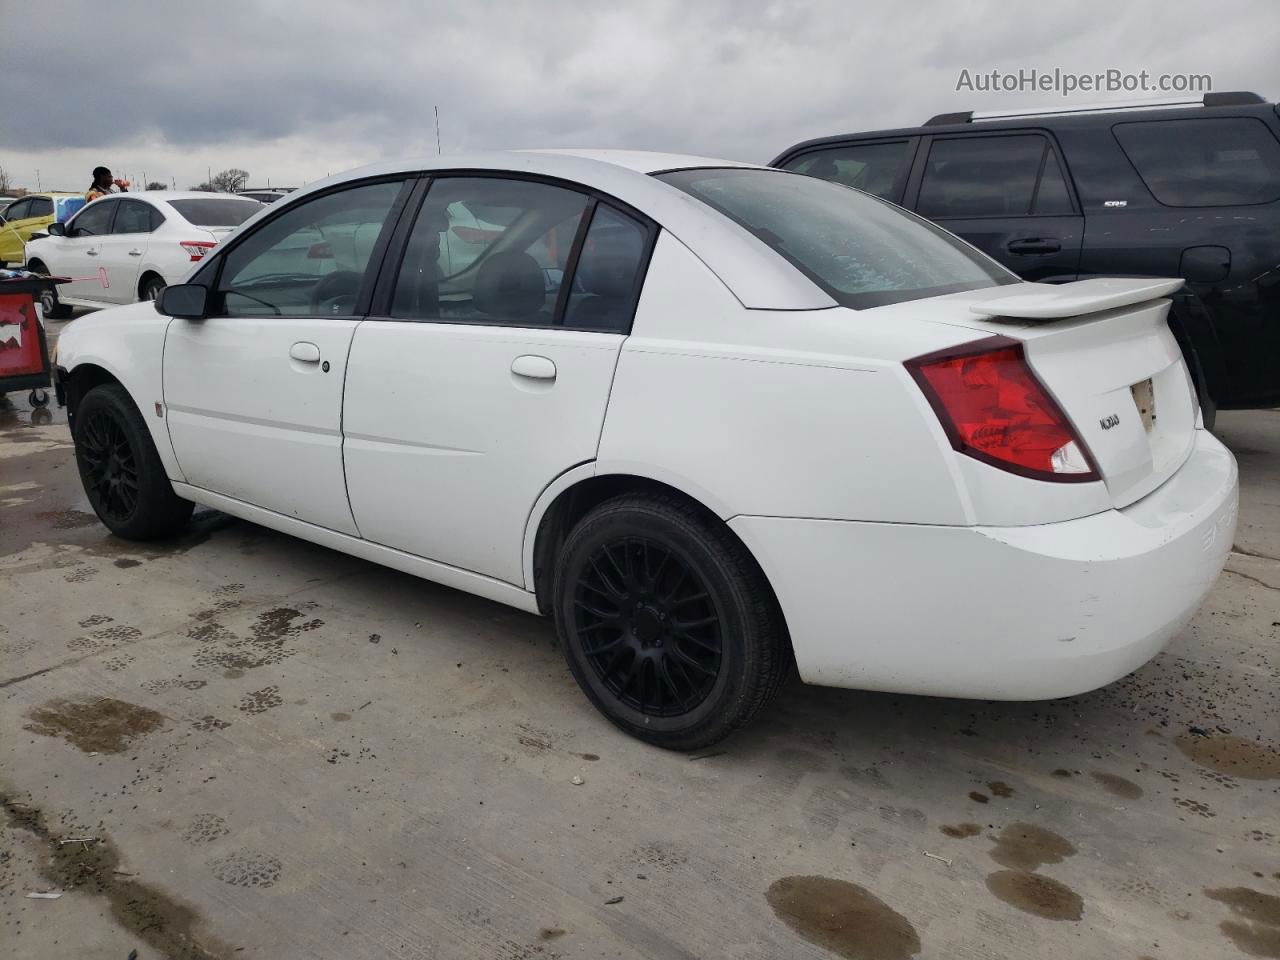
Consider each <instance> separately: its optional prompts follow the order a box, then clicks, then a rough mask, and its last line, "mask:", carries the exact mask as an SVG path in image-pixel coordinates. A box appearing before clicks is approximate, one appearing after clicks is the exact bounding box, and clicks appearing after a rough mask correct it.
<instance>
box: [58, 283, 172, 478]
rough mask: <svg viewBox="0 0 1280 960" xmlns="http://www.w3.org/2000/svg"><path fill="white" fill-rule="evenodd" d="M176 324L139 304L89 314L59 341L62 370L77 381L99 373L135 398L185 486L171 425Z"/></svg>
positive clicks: (71, 325) (70, 326)
mask: <svg viewBox="0 0 1280 960" xmlns="http://www.w3.org/2000/svg"><path fill="white" fill-rule="evenodd" d="M169 323H170V319H169V318H168V317H166V316H162V315H161V314H159V313H157V312H156V309H155V305H154V304H152V303H133V304H129V305H128V306H123V307H114V308H111V309H107V310H100V311H98V312H96V313H90V314H86V315H85V316H82V317H79V318H78V319H76V320H73V321H71V323H69V324H68V325H67V326H66V327H65V328H64V329H63V331H62V333H61V334H60V335H59V337H58V366H59V367H61V368H63V369H64V370H66V371H67V375H68V377H69V378H70V380H71V381H72V382H74V381H75V379H76V377H77V375H85V374H88V373H89V372H90V368H97V369H98V370H101V371H103V372H104V373H106V374H107V375H109V376H110V377H111V378H113V379H115V380H117V381H119V382H120V383H121V384H122V385H123V386H124V388H125V390H127V391H128V392H129V396H130V397H132V398H133V402H134V403H135V404H136V405H137V407H138V411H139V413H141V414H142V420H143V422H144V423H145V424H146V425H147V428H148V429H149V430H150V431H151V439H152V442H153V443H155V445H156V452H157V453H158V454H159V455H160V461H161V462H162V463H163V464H164V469H165V473H166V475H168V477H169V479H171V480H176V481H178V482H185V481H186V477H185V476H184V475H183V473H182V468H181V467H180V466H179V465H178V458H177V457H176V456H174V453H173V444H172V443H170V441H169V430H168V425H167V424H166V422H165V406H164V367H163V361H164V338H165V335H166V333H167V331H168V329H169Z"/></svg>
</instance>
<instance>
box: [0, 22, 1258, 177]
mask: <svg viewBox="0 0 1280 960" xmlns="http://www.w3.org/2000/svg"><path fill="white" fill-rule="evenodd" d="M920 6H921V9H917V5H916V4H908V3H904V2H901V0H899V2H887V0H876V2H860V0H829V2H774V3H763V2H761V3H756V2H752V0H737V2H734V0H684V2H666V0H647V2H618V0H615V2H613V3H610V4H601V3H591V2H589V0H546V2H537V0H527V2H501V3H500V2H484V0H468V2H461V3H460V2H456V0H455V2H451V3H438V2H433V0H416V2H414V0H405V2H398V0H385V2H384V0H364V2H361V3H342V4H338V3H322V2H318V0H311V2H293V0H256V2H237V0H225V2H222V3H170V2H165V3H161V2H155V3H138V2H130V0H112V2H109V3H106V2H103V0H96V2H92V3H88V2H86V3H76V2H65V3H62V2H60V3H57V4H56V5H53V4H49V3H25V4H21V5H19V4H18V3H17V2H16V0H14V2H6V3H5V4H4V5H3V7H2V8H0V63H2V64H3V78H4V80H3V86H4V91H3V95H4V100H3V103H2V105H0V166H3V167H4V168H5V169H6V170H7V171H8V172H9V174H10V176H11V178H12V179H13V181H14V183H15V184H16V185H18V186H27V187H30V188H35V187H36V185H37V184H36V171H37V169H38V170H39V171H40V174H39V176H40V182H41V184H42V185H43V187H44V188H45V189H50V188H61V189H75V190H82V189H84V188H85V187H86V186H87V185H88V181H89V171H90V170H91V169H92V167H94V166H95V165H97V164H100V163H101V164H105V165H107V166H109V167H111V168H112V170H113V171H115V173H116V174H117V176H120V175H132V176H136V177H138V178H141V176H142V174H143V172H144V171H145V173H146V175H147V176H148V178H150V179H152V180H165V181H169V180H173V181H174V182H176V184H177V186H178V187H179V188H180V189H181V188H185V187H187V186H190V185H192V184H195V183H198V182H199V181H201V180H204V179H205V177H206V171H207V169H209V168H212V170H213V171H214V172H215V173H216V172H217V171H218V170H220V169H222V168H225V167H231V166H237V167H242V168H244V169H246V170H248V171H249V172H250V175H251V176H250V179H251V181H252V183H253V184H255V185H256V184H263V183H266V182H267V180H268V179H269V180H270V181H271V183H273V184H282V183H283V184H288V185H295V184H299V183H302V182H304V181H307V180H314V179H317V178H319V177H322V176H325V175H326V174H327V173H330V172H333V173H336V172H338V171H339V170H344V169H347V168H350V167H354V166H358V165H360V164H364V163H369V162H373V161H375V160H378V159H382V158H387V157H396V156H414V155H421V154H428V153H429V154H434V153H435V152H436V136H435V126H434V118H433V111H432V108H433V106H434V105H436V104H438V105H439V107H440V128H441V133H440V141H441V146H442V148H443V151H444V152H445V153H456V152H460V151H464V150H476V149H490V148H511V147H539V146H556V147H570V146H589V147H630V148H640V149H656V150H673V151H680V152H690V153H698V154H702V155H705V156H721V157H727V158H733V159H743V160H754V161H767V160H768V159H770V158H771V157H772V156H774V155H775V154H776V153H778V152H779V151H780V150H781V149H782V148H784V147H786V146H789V145H790V144H792V143H794V142H796V141H798V140H803V139H807V138H809V137H815V136H823V135H827V134H832V133H839V132H848V131H852V130H868V129H876V128H882V127H892V126H907V125H913V124H918V123H922V122H923V121H924V120H925V119H926V118H928V117H929V116H931V115H933V114H935V113H940V112H945V111H950V110H961V109H968V108H971V107H972V108H978V109H999V108H1016V107H1024V106H1028V105H1030V106H1042V105H1059V104H1064V103H1077V104H1078V103H1094V102H1099V101H1104V100H1111V99H1117V98H1124V97H1125V95H1124V94H1118V95H1107V94H1097V93H1089V94H1084V93H1079V94H1075V95H1073V96H1072V97H1070V98H1067V99H1065V100H1064V99H1063V98H1062V97H1060V96H1058V95H1056V94H1053V93H1034V92H1013V93H997V94H990V93H978V92H973V91H957V90H956V84H957V81H958V78H959V77H960V76H961V71H962V70H965V69H967V70H969V71H971V73H972V74H977V73H979V72H989V71H991V70H993V69H1000V70H1006V71H1011V72H1012V71H1017V70H1018V69H1019V68H1028V69H1030V68H1038V69H1040V70H1042V71H1052V70H1053V69H1054V68H1059V69H1062V70H1064V71H1071V72H1075V73H1091V72H1094V71H1102V70H1106V69H1108V68H1115V69H1118V70H1123V71H1132V72H1134V73H1136V72H1138V71H1140V70H1144V69H1145V70H1149V71H1151V72H1152V73H1153V74H1159V73H1207V74H1210V75H1211V76H1212V79H1213V88H1214V89H1215V90H1220V91H1221V90H1254V91H1256V92H1258V93H1261V94H1263V95H1264V96H1266V97H1267V98H1268V99H1270V100H1273V101H1274V100H1277V99H1280V66H1278V64H1280V60H1278V59H1277V53H1276V39H1277V37H1280V2H1277V0H1194V2H1186V0H1159V2H1130V3H1121V2H1118V0H1105V2H1083V3H1081V2H1072V3H1031V2H1020V3H1000V2H995V0H968V2H965V0H960V2H950V3H939V4H937V5H936V6H935V5H930V7H929V8H928V9H925V8H923V5H920ZM1150 95H1151V96H1155V95H1156V94H1150ZM1129 97H1130V98H1131V97H1132V95H1129Z"/></svg>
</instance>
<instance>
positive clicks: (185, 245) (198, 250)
mask: <svg viewBox="0 0 1280 960" xmlns="http://www.w3.org/2000/svg"><path fill="white" fill-rule="evenodd" d="M180 245H181V247H182V249H183V250H185V251H187V253H188V255H190V257H191V260H192V262H193V263H194V262H195V261H196V260H199V259H201V258H202V257H203V256H204V255H205V254H206V253H208V252H209V251H210V250H212V249H213V248H214V247H216V246H217V245H218V244H217V243H216V242H214V241H212V240H182V241H180Z"/></svg>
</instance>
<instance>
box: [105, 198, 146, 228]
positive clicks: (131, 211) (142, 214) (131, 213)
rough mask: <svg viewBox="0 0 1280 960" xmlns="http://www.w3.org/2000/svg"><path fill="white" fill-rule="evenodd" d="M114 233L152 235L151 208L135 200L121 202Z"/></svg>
mask: <svg viewBox="0 0 1280 960" xmlns="http://www.w3.org/2000/svg"><path fill="white" fill-rule="evenodd" d="M118 202H119V204H120V209H119V210H118V211H117V212H116V221H115V223H114V224H112V226H111V232H112V233H150V232H151V207H150V206H148V205H147V204H145V203H138V202H137V201H135V200H120V201H118Z"/></svg>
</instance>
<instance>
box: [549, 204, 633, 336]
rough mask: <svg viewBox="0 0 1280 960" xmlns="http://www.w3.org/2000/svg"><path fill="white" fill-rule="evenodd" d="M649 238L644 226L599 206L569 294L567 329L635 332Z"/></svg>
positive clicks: (588, 232) (589, 229)
mask: <svg viewBox="0 0 1280 960" xmlns="http://www.w3.org/2000/svg"><path fill="white" fill-rule="evenodd" d="M648 239H649V231H648V229H647V228H646V227H645V226H644V225H643V224H641V223H639V222H637V221H636V220H633V219H632V218H631V217H628V216H627V215H626V214H624V213H620V212H618V211H617V210H614V209H613V208H612V207H608V206H605V205H604V204H603V203H602V204H598V205H597V206H596V210H595V214H594V215H593V216H592V217H591V226H590V227H589V228H588V229H587V237H586V240H585V241H584V243H583V245H582V252H581V253H580V254H579V255H578V266H577V268H576V269H575V270H574V272H573V280H572V284H573V286H572V287H571V289H570V290H569V292H568V300H567V301H566V306H565V317H564V325H565V326H566V327H577V328H580V329H583V330H606V331H611V332H613V333H626V332H627V330H629V329H630V327H631V318H632V315H633V314H634V313H635V296H636V292H637V291H636V286H637V283H638V281H639V279H640V271H641V268H642V267H643V266H644V260H645V251H646V249H647V247H648Z"/></svg>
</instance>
